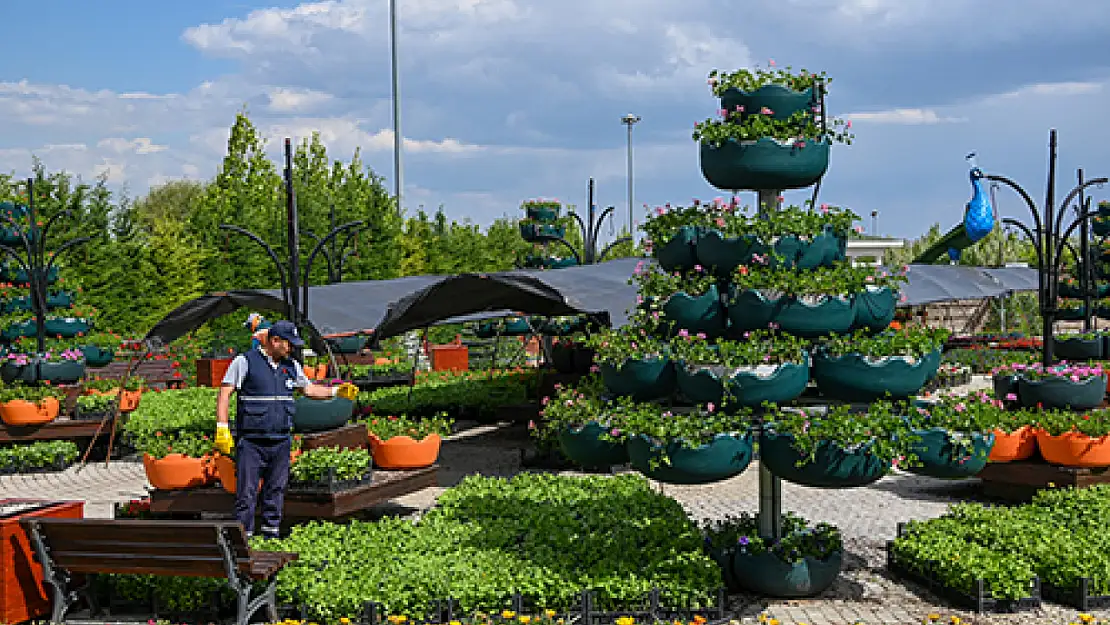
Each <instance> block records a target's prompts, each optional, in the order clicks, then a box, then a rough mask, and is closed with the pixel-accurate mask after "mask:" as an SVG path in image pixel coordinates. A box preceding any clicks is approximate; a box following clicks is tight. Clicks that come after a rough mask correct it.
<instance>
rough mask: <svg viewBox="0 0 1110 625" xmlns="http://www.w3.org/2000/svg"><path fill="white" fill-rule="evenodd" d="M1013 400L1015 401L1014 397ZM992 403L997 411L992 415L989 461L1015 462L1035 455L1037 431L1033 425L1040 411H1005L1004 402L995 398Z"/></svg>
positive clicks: (1015, 397)
mask: <svg viewBox="0 0 1110 625" xmlns="http://www.w3.org/2000/svg"><path fill="white" fill-rule="evenodd" d="M1014 399H1015V400H1016V399H1017V396H1016V395H1015V396H1014ZM992 401H994V402H995V405H996V406H997V407H999V410H998V411H997V412H996V413H995V415H994V416H995V419H996V423H995V425H994V429H993V431H992V433H993V434H994V446H993V447H991V453H990V457H989V461H990V462H1015V461H1018V460H1028V459H1029V458H1032V457H1033V454H1035V453H1037V431H1036V428H1035V427H1034V424H1035V423H1037V420H1038V418H1039V417H1040V411H1039V410H1038V411H1035V412H1034V411H1032V410H1029V409H1014V410H1006V409H1005V407H1006V403H1007V402H1006V400H1004V399H997V398H995V399H993V400H992ZM1011 401H1012V400H1011Z"/></svg>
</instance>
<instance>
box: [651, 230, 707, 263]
mask: <svg viewBox="0 0 1110 625" xmlns="http://www.w3.org/2000/svg"><path fill="white" fill-rule="evenodd" d="M697 240H698V231H697V228H694V227H693V226H682V227H681V228H679V229H678V232H676V233H675V234H674V236H672V237H671V238H669V239H667V240H666V241H653V242H652V252H653V254H654V255H655V259H656V260H658V261H659V266H660V267H662V268H663V269H665V270H666V271H677V270H679V269H693V267H694V265H696V264H698V256H697V249H696V248H695V244H696V242H697Z"/></svg>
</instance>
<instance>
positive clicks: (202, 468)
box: [135, 430, 215, 490]
mask: <svg viewBox="0 0 1110 625" xmlns="http://www.w3.org/2000/svg"><path fill="white" fill-rule="evenodd" d="M135 448H136V450H138V451H141V452H142V454H143V468H144V469H145V470H146V479H147V481H148V482H150V485H151V486H153V487H154V488H158V489H161V490H180V489H183V488H194V487H197V486H204V485H205V484H207V483H208V482H209V481H210V480H212V479H214V477H215V474H214V473H213V468H212V465H211V463H212V457H211V454H212V441H211V440H210V439H209V437H208V435H206V434H194V433H192V432H179V433H172V432H171V433H164V432H162V431H160V430H159V431H156V432H154V433H153V435H150V436H143V437H142V438H140V439H138V440H136V441H135Z"/></svg>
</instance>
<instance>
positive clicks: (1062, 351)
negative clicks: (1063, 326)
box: [1053, 338, 1103, 361]
mask: <svg viewBox="0 0 1110 625" xmlns="http://www.w3.org/2000/svg"><path fill="white" fill-rule="evenodd" d="M1053 353H1054V354H1055V355H1056V357H1057V358H1060V359H1061V360H1080V361H1083V360H1101V359H1102V357H1103V351H1102V338H1093V339H1080V338H1074V339H1057V340H1056V341H1055V344H1054V346H1053Z"/></svg>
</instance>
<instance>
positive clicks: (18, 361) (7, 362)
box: [0, 354, 38, 384]
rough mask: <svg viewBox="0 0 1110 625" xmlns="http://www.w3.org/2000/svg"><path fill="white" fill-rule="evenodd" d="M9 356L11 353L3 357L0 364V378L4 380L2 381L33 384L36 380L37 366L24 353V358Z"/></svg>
mask: <svg viewBox="0 0 1110 625" xmlns="http://www.w3.org/2000/svg"><path fill="white" fill-rule="evenodd" d="M11 356H12V354H9V355H8V357H6V358H5V359H4V362H3V364H2V365H0V378H2V379H3V380H4V383H6V384H11V383H13V382H22V383H24V384H34V383H35V382H37V381H38V368H37V367H36V366H35V363H34V362H33V361H31V360H30V358H28V357H26V356H25V355H24V358H11ZM17 356H18V355H17Z"/></svg>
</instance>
